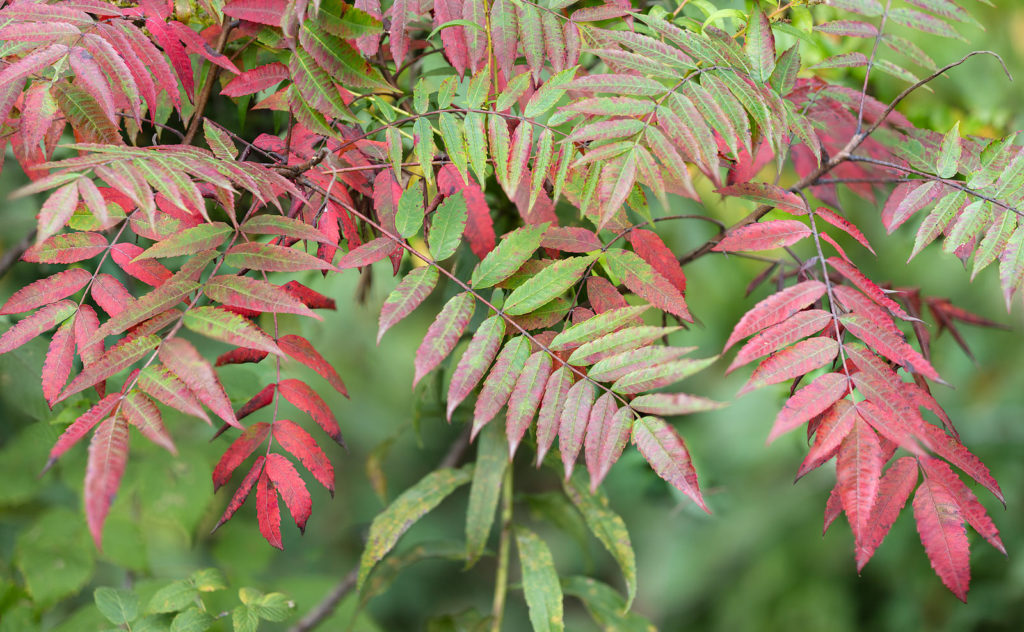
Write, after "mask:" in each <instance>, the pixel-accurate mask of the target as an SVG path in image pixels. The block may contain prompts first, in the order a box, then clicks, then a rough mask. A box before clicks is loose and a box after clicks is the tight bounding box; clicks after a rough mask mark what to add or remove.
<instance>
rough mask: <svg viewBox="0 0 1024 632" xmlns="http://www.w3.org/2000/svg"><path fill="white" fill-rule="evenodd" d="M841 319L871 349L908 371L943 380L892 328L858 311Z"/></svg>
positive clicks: (939, 380)
mask: <svg viewBox="0 0 1024 632" xmlns="http://www.w3.org/2000/svg"><path fill="white" fill-rule="evenodd" d="M839 320H840V322H842V323H843V325H844V326H845V327H846V329H847V331H849V332H850V333H851V334H853V335H854V336H857V337H858V338H860V339H861V340H863V341H864V343H865V344H866V345H867V346H868V347H870V348H871V349H874V350H876V351H878V352H879V353H881V354H882V355H884V356H885V357H887V358H889V359H890V360H892V361H894V362H898V363H900V364H902V365H903V366H904V367H905V368H906V369H907V370H908V371H911V372H913V373H920V374H921V375H923V376H925V377H927V378H929V379H932V380H935V381H936V382H942V378H940V377H939V374H938V372H936V370H935V369H934V368H933V367H932V365H931V364H930V363H929V362H928V361H927V360H925V359H924V356H922V355H921V354H920V353H918V352H917V351H915V350H914V349H913V347H911V346H910V345H909V344H907V342H906V341H905V340H903V338H902V337H901V336H899V335H897V334H894V332H893V331H891V330H890V329H888V328H886V327H884V326H882V327H879V326H876V325H875V323H874V321H871V320H869V319H868V318H867V317H866V316H864V315H861V314H858V313H856V312H852V313H849V314H845V315H843V316H842V317H841V318H840V319H839Z"/></svg>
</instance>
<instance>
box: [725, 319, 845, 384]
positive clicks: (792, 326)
mask: <svg viewBox="0 0 1024 632" xmlns="http://www.w3.org/2000/svg"><path fill="white" fill-rule="evenodd" d="M831 320H832V314H830V313H829V312H826V311H824V310H821V309H809V310H804V311H800V312H797V313H796V314H793V315H792V316H790V317H789V318H787V319H786V320H784V321H782V322H781V323H778V324H776V325H772V326H771V327H768V328H767V329H765V330H763V331H762V332H761V333H759V334H757V335H755V336H754V337H753V338H751V339H750V341H749V342H747V344H745V345H743V347H741V348H740V350H739V353H737V354H736V358H735V359H734V360H733V361H732V364H730V365H729V368H728V369H726V371H725V372H726V374H728V373H731V372H732V371H734V370H736V369H737V368H739V367H741V366H743V365H744V364H747V363H749V362H753V361H754V360H756V359H757V358H760V357H762V356H765V355H768V354H769V353H773V352H775V351H778V350H779V349H781V348H782V347H785V346H786V345H789V344H791V343H794V342H796V341H797V340H801V339H802V338H805V337H807V336H810V335H811V334H816V333H818V332H820V331H821V330H822V329H824V328H825V326H826V325H828V323H829V322H830V321H831Z"/></svg>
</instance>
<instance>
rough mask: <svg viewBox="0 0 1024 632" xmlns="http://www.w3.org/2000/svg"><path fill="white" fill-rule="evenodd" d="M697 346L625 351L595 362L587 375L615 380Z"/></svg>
mask: <svg viewBox="0 0 1024 632" xmlns="http://www.w3.org/2000/svg"><path fill="white" fill-rule="evenodd" d="M606 313H607V312H606ZM655 333H657V332H655ZM695 348H696V347H667V346H664V345H657V346H653V347H641V348H639V349H632V350H630V351H623V352H622V353H618V354H615V355H612V356H609V357H606V358H604V359H603V360H600V361H598V362H596V363H594V365H593V366H591V367H590V370H589V371H587V375H588V376H590V378H591V379H593V380H597V381H598V382H614V381H615V380H618V379H620V378H622V377H624V376H626V375H628V374H630V373H634V372H636V371H640V370H642V369H646V368H649V367H653V366H656V365H658V364H663V363H666V362H672V361H673V360H676V359H678V358H680V357H682V356H684V355H686V354H687V353H690V352H691V351H693V350H694V349H695Z"/></svg>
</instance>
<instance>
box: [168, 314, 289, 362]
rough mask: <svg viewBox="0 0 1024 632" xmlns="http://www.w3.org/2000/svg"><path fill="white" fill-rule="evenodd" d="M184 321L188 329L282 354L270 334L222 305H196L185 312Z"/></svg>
mask: <svg viewBox="0 0 1024 632" xmlns="http://www.w3.org/2000/svg"><path fill="white" fill-rule="evenodd" d="M184 323H185V327H187V328H188V329H190V330H192V331H194V332H196V333H198V334H201V335H203V336H206V337H207V338H212V339H214V340H219V341H221V342H226V343H227V344H229V345H235V346H239V347H246V348H249V349H258V350H260V351H266V352H268V353H273V354H275V355H282V352H281V350H280V349H278V347H277V345H276V344H274V341H273V340H271V338H270V336H268V335H267V334H266V333H264V332H263V330H262V329H260V328H259V327H258V326H256V325H255V324H254V323H253V322H252V321H250V320H248V319H246V318H242V317H241V316H239V315H238V314H232V313H231V312H229V311H227V310H225V309H223V308H220V307H212V306H209V305H207V306H203V307H194V308H192V309H190V310H189V311H187V312H185V318H184Z"/></svg>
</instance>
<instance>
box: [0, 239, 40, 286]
mask: <svg viewBox="0 0 1024 632" xmlns="http://www.w3.org/2000/svg"><path fill="white" fill-rule="evenodd" d="M35 240H36V229H35V228H33V229H32V230H30V231H28V232H27V233H25V236H24V237H22V238H21V240H20V241H18V243H16V244H14V245H13V246H11V247H10V248H8V249H7V250H6V251H4V254H3V256H2V257H0V277H2V276H3V275H5V274H7V271H8V270H10V269H11V266H13V265H14V264H15V263H17V262H18V260H19V259H21V256H22V255H23V254H25V251H26V250H28V249H29V248H30V247H32V242H34V241H35Z"/></svg>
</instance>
